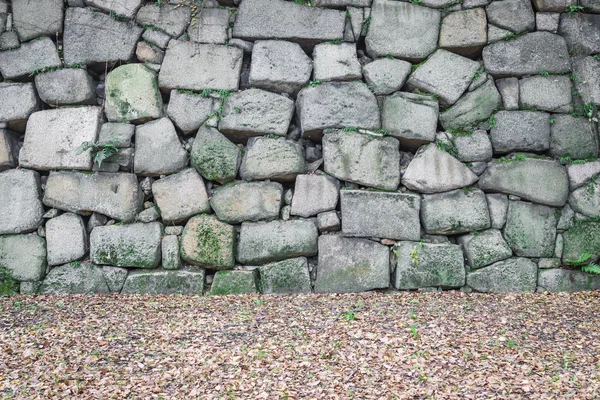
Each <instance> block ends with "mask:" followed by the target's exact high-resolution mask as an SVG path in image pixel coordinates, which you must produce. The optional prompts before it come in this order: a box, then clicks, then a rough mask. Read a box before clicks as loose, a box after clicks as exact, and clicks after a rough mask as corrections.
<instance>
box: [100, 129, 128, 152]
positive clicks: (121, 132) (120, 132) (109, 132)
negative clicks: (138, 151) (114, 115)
mask: <svg viewBox="0 0 600 400" xmlns="http://www.w3.org/2000/svg"><path fill="white" fill-rule="evenodd" d="M134 134H135V125H133V124H122V123H119V122H106V123H104V124H102V127H101V128H100V133H98V142H99V143H105V142H109V141H110V142H111V143H113V144H114V146H115V147H117V148H120V149H121V148H125V149H126V148H129V147H130V146H131V138H132V137H133V135H134Z"/></svg>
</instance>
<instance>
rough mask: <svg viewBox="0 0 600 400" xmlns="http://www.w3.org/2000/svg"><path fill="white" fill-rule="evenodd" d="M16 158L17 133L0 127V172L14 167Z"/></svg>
mask: <svg viewBox="0 0 600 400" xmlns="http://www.w3.org/2000/svg"><path fill="white" fill-rule="evenodd" d="M17 160H18V144H17V135H16V134H15V132H12V131H9V130H8V129H0V172H2V171H4V170H7V169H11V168H15V167H16V166H17Z"/></svg>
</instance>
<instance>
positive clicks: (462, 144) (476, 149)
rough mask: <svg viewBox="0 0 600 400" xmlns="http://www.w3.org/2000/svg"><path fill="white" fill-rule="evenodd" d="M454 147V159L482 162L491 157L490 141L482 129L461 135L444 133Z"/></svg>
mask: <svg viewBox="0 0 600 400" xmlns="http://www.w3.org/2000/svg"><path fill="white" fill-rule="evenodd" d="M444 135H445V136H446V137H447V138H449V139H450V142H451V143H453V144H454V148H456V154H455V155H456V159H457V160H459V161H462V162H471V163H472V162H484V161H490V160H491V159H492V143H491V141H490V137H489V135H488V134H487V132H486V131H484V130H477V131H475V132H473V133H471V134H467V135H461V134H452V133H447V132H446V133H445V134H444Z"/></svg>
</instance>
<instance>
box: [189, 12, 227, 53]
mask: <svg viewBox="0 0 600 400" xmlns="http://www.w3.org/2000/svg"><path fill="white" fill-rule="evenodd" d="M230 16H231V13H230V12H229V10H227V9H224V8H203V9H202V10H201V11H200V13H199V15H198V17H197V21H196V22H195V23H192V24H191V25H190V26H189V27H188V34H189V35H190V40H192V41H194V42H198V43H211V44H225V43H226V42H227V39H228V37H227V30H228V29H229V17H230Z"/></svg>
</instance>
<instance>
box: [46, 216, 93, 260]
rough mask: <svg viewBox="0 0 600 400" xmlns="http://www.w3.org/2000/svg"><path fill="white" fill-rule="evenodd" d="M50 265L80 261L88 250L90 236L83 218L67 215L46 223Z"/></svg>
mask: <svg viewBox="0 0 600 400" xmlns="http://www.w3.org/2000/svg"><path fill="white" fill-rule="evenodd" d="M45 228H46V246H47V253H48V257H47V258H48V265H51V266H52V265H61V264H66V263H68V262H71V261H75V260H79V259H80V258H82V257H83V256H85V255H86V253H87V250H88V236H87V232H86V230H85V225H84V223H83V220H82V219H81V216H79V215H77V214H73V213H65V214H62V215H59V216H58V217H56V218H52V219H50V220H48V222H47V223H46V226H45Z"/></svg>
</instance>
